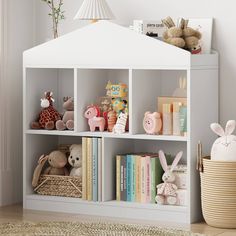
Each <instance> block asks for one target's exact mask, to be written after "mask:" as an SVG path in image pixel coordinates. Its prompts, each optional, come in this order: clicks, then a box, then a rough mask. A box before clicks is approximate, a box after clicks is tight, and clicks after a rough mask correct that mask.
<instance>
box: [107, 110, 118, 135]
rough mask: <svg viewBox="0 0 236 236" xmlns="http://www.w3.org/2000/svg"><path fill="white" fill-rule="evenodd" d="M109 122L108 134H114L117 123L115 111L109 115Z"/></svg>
mask: <svg viewBox="0 0 236 236" xmlns="http://www.w3.org/2000/svg"><path fill="white" fill-rule="evenodd" d="M107 121H108V127H107V130H108V132H112V130H113V128H114V126H115V124H116V121H117V116H116V112H115V111H109V112H108V114H107Z"/></svg>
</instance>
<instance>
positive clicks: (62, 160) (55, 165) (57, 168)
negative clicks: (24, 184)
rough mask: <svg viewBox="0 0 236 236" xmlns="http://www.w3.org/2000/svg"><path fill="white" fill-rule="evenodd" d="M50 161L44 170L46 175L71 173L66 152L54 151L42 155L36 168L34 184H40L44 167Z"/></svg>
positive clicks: (34, 185)
mask: <svg viewBox="0 0 236 236" xmlns="http://www.w3.org/2000/svg"><path fill="white" fill-rule="evenodd" d="M46 161H48V164H49V167H48V168H47V169H46V170H45V171H44V172H43V174H46V175H69V172H68V170H67V169H66V167H65V166H66V164H67V158H66V154H65V153H63V152H61V151H58V150H56V151H53V152H51V153H50V154H49V155H47V156H45V155H42V156H41V157H40V158H39V161H38V165H37V167H36V168H35V170H34V174H33V180H32V186H33V187H36V186H37V185H38V181H39V177H40V175H41V173H42V169H43V167H44V165H45V163H46Z"/></svg>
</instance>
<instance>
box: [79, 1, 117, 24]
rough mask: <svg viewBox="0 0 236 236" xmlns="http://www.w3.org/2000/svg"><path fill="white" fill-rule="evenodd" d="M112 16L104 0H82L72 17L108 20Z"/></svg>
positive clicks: (112, 17)
mask: <svg viewBox="0 0 236 236" xmlns="http://www.w3.org/2000/svg"><path fill="white" fill-rule="evenodd" d="M114 18H115V17H114V15H113V13H112V11H111V9H110V7H109V6H108V4H107V3H106V1H105V0H84V2H83V4H82V6H81V7H80V9H79V11H78V12H77V14H76V16H75V18H74V19H81V20H109V19H114Z"/></svg>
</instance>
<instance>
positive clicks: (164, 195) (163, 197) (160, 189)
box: [155, 151, 183, 205]
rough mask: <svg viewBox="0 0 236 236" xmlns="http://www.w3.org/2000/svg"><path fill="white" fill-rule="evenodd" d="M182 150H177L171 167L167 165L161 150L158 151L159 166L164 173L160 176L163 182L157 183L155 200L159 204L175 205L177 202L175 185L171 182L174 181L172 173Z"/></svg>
mask: <svg viewBox="0 0 236 236" xmlns="http://www.w3.org/2000/svg"><path fill="white" fill-rule="evenodd" d="M182 155H183V152H179V153H178V154H177V155H176V157H175V159H174V161H173V163H172V165H171V167H170V168H169V167H168V165H167V161H166V157H165V154H164V152H163V151H159V159H160V163H161V166H162V168H163V170H164V171H165V173H164V174H163V176H162V180H163V181H164V183H162V184H158V185H157V196H156V198H155V199H156V202H157V204H160V205H175V204H176V203H177V194H176V190H177V186H176V185H175V184H173V182H174V181H175V174H174V173H173V170H174V168H175V167H176V166H177V164H178V162H179V160H180V159H181V157H182Z"/></svg>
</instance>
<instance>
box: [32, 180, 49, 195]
mask: <svg viewBox="0 0 236 236" xmlns="http://www.w3.org/2000/svg"><path fill="white" fill-rule="evenodd" d="M47 181H48V178H46V179H45V180H44V181H43V182H42V183H41V184H40V185H38V186H37V187H36V188H35V189H34V191H35V192H36V191H37V190H38V189H39V188H40V187H41V186H42V185H44V184H45V183H46V182H47Z"/></svg>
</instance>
